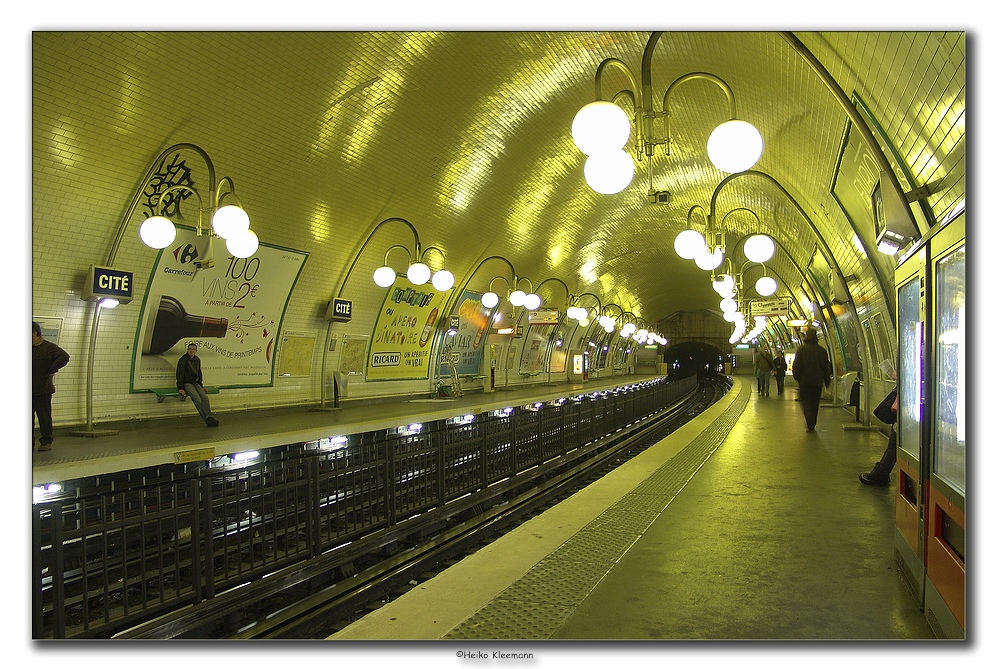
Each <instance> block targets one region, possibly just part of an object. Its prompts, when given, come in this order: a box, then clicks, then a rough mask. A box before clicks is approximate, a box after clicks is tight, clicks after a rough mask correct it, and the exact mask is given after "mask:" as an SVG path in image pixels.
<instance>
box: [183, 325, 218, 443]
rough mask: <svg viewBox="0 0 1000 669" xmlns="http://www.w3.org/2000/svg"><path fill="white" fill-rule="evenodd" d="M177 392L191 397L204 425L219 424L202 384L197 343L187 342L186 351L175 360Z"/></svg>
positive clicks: (212, 425)
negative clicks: (213, 414)
mask: <svg viewBox="0 0 1000 669" xmlns="http://www.w3.org/2000/svg"><path fill="white" fill-rule="evenodd" d="M177 392H179V393H180V394H181V397H190V398H191V401H192V402H194V406H195V408H196V409H198V413H199V414H200V415H201V418H202V420H204V421H205V425H208V426H209V427H217V426H218V425H219V421H217V420H215V418H214V417H213V416H212V405H211V404H209V402H208V394H207V393H205V386H204V385H202V376H201V358H199V357H198V346H197V344H188V348H187V353H185V354H184V355H182V356H181V359H180V360H178V361H177Z"/></svg>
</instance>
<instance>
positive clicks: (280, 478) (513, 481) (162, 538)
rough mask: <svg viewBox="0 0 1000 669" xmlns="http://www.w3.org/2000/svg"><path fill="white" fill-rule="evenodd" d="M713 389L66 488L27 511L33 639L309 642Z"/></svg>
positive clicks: (588, 398)
mask: <svg viewBox="0 0 1000 669" xmlns="http://www.w3.org/2000/svg"><path fill="white" fill-rule="evenodd" d="M717 383H718V381H717V382H716V383H706V382H701V383H698V382H697V381H696V379H695V378H694V377H691V378H688V379H682V380H668V379H654V380H649V381H643V382H638V383H633V384H626V385H623V386H621V387H618V388H615V389H609V390H605V391H600V392H594V393H590V394H583V395H579V396H575V397H568V398H566V399H564V400H559V401H552V402H548V403H544V404H543V403H535V404H532V405H526V406H523V407H520V406H519V407H511V408H509V409H504V410H502V411H493V412H487V413H484V414H480V415H477V416H465V417H456V418H455V419H453V420H449V421H443V420H442V421H435V422H434V423H433V424H428V425H426V426H402V427H401V428H399V430H381V431H377V432H369V433H363V434H354V435H348V436H347V437H345V438H343V439H342V441H338V442H337V443H322V441H323V440H321V442H310V443H295V444H288V445H287V446H284V447H279V448H271V449H268V450H267V451H266V452H265V453H262V454H261V459H260V461H256V462H252V463H246V462H228V461H224V462H214V461H213V462H210V463H199V464H187V465H180V466H173V467H171V466H165V467H158V468H155V469H154V468H151V469H146V470H133V471H129V472H122V473H120V474H115V475H109V476H101V477H92V478H91V479H85V480H84V479H81V480H77V481H69V482H65V485H64V490H63V491H62V492H61V493H60V494H59V496H57V497H54V498H52V499H46V500H42V501H38V500H36V502H35V504H33V523H32V531H33V560H32V573H33V575H32V578H33V583H34V587H33V593H34V595H33V607H32V613H33V620H32V623H33V625H32V627H33V637H34V638H36V639H46V638H161V639H162V638H315V637H316V636H317V635H323V634H324V631H325V630H328V629H329V628H330V626H331V625H332V624H335V623H336V621H337V620H349V619H350V618H352V617H357V616H358V615H359V614H361V613H364V612H366V611H367V610H370V607H373V606H378V605H379V602H380V601H383V600H384V599H385V598H387V597H391V596H394V594H393V593H398V592H400V591H401V590H405V588H406V587H408V584H409V583H411V582H414V581H419V580H421V579H422V578H424V577H425V575H426V574H427V573H429V572H431V571H432V570H434V569H438V568H440V566H439V565H442V564H447V563H448V561H449V560H454V559H457V558H458V557H460V556H461V555H462V554H463V553H464V552H466V551H469V550H474V549H475V548H476V547H477V546H479V545H483V542H488V541H489V540H490V537H491V536H498V535H499V534H500V533H502V532H503V531H505V529H509V528H511V527H513V526H514V525H515V524H516V523H518V522H521V521H523V520H524V519H526V518H528V517H529V516H530V514H532V513H537V512H538V509H539V508H541V507H542V506H543V505H545V504H551V503H554V501H556V500H558V499H561V498H562V497H565V496H566V495H568V494H571V492H572V491H573V490H574V489H576V488H574V486H576V487H579V486H582V485H585V484H586V482H587V481H588V480H593V479H594V478H595V477H598V476H600V475H601V473H602V472H603V471H607V470H608V469H609V468H613V467H614V466H617V464H620V462H622V461H623V459H625V458H627V457H629V453H630V452H633V451H634V452H638V450H641V448H644V446H643V445H642V444H643V439H645V440H646V441H645V443H646V444H647V445H648V443H655V441H656V440H658V439H660V438H662V436H663V435H665V434H666V433H667V432H669V431H670V430H671V429H676V426H677V425H679V424H681V423H683V422H684V421H686V420H687V419H689V418H690V417H691V416H693V415H695V414H696V413H698V412H700V410H702V409H701V408H700V406H704V405H705V404H706V403H710V402H711V401H712V399H711V395H712V394H714V393H715V392H721V390H720V389H719V387H718V385H717ZM722 383H724V384H725V383H726V380H725V379H724V378H723V380H722ZM706 393H708V396H707V398H706ZM671 425H672V426H671ZM327 441H330V440H327ZM588 477H590V478H589V479H588Z"/></svg>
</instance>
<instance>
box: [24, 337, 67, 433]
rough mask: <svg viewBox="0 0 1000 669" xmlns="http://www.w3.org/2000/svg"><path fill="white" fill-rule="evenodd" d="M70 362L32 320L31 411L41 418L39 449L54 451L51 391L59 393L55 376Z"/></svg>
mask: <svg viewBox="0 0 1000 669" xmlns="http://www.w3.org/2000/svg"><path fill="white" fill-rule="evenodd" d="M68 362H69V354H68V353H67V352H66V351H64V350H62V349H61V348H59V347H58V346H56V345H55V344H53V343H52V342H50V341H45V338H44V337H42V327H41V326H40V325H39V324H38V323H36V322H35V321H31V412H32V413H33V414H34V415H35V416H37V417H38V428H39V429H40V430H41V432H42V438H41V439H39V441H38V450H40V451H50V450H52V394H53V393H55V392H56V387H55V385H54V384H53V383H52V375H53V374H55V373H56V372H58V371H59V370H60V369H62V368H63V367H65V366H66V363H68ZM32 442H34V440H33V439H32ZM32 446H34V443H32Z"/></svg>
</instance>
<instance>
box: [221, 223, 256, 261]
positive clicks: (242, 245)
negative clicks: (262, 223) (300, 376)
mask: <svg viewBox="0 0 1000 669" xmlns="http://www.w3.org/2000/svg"><path fill="white" fill-rule="evenodd" d="M259 245H260V241H259V240H258V239H257V233H255V232H254V231H253V230H244V231H243V232H240V233H237V234H235V235H232V236H230V237H229V238H228V239H227V240H226V250H227V251H229V252H230V253H231V254H233V255H234V256H235V257H237V258H249V257H250V256H252V255H253V254H254V253H257V247H258V246H259Z"/></svg>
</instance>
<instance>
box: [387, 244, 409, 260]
mask: <svg viewBox="0 0 1000 669" xmlns="http://www.w3.org/2000/svg"><path fill="white" fill-rule="evenodd" d="M394 249H403V250H404V251H406V259H407V261H412V260H413V257H412V256H410V249H408V248H407V247H405V246H403V245H402V244H393V245H392V246H390V247H389V248H387V249H386V250H385V258H384V259H383V260H382V264H383V265H388V264H389V252H390V251H392V250H394Z"/></svg>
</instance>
